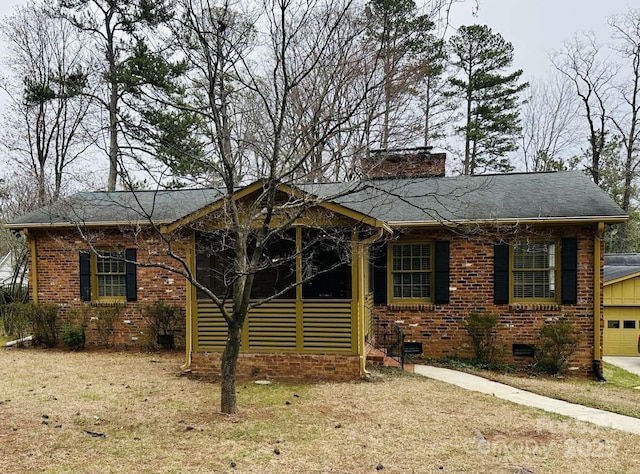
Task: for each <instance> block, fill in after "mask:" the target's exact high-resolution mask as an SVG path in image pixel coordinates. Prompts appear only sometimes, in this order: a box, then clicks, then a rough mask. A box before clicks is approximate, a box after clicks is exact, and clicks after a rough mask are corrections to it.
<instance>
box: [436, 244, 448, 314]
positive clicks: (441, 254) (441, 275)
mask: <svg viewBox="0 0 640 474" xmlns="http://www.w3.org/2000/svg"><path fill="white" fill-rule="evenodd" d="M435 257H436V258H435V267H436V268H435V270H436V272H435V285H434V286H435V298H434V302H435V303H436V304H446V303H449V242H448V241H439V242H436V255H435Z"/></svg>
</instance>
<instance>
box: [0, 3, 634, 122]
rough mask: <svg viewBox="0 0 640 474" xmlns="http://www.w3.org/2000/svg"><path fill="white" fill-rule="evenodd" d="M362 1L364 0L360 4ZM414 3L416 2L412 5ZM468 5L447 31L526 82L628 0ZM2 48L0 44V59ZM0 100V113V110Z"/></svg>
mask: <svg viewBox="0 0 640 474" xmlns="http://www.w3.org/2000/svg"><path fill="white" fill-rule="evenodd" d="M365 1H366V0H365ZM26 3H27V1H26V0H0V17H4V16H6V15H8V14H10V13H11V11H12V10H13V8H14V7H15V6H16V5H24V4H26ZM417 3H418V4H419V3H420V0H417ZM474 4H475V2H474V0H467V1H466V2H464V3H459V4H456V5H454V8H453V11H452V16H451V20H450V23H451V26H452V27H454V28H457V27H459V26H460V25H470V24H473V23H479V24H486V25H488V26H489V27H491V28H492V30H493V31H494V32H497V33H500V34H501V35H502V36H503V37H504V38H505V39H506V40H507V41H509V42H511V43H512V44H513V46H514V50H515V64H514V66H515V67H517V68H521V69H523V70H524V75H525V77H526V78H527V79H528V80H531V79H533V78H542V77H543V76H544V75H545V74H546V73H547V72H549V71H550V63H549V59H548V56H549V54H550V53H551V52H552V51H553V50H557V49H559V48H561V46H562V42H563V41H565V40H567V39H570V38H571V37H572V36H573V35H574V34H576V33H579V32H583V31H588V30H593V31H594V32H596V34H597V35H598V37H599V39H600V41H602V42H606V41H607V40H608V35H609V31H608V29H607V18H608V17H610V16H611V15H613V14H620V13H624V12H625V11H627V10H628V8H629V5H637V1H636V2H630V1H629V0H480V8H479V11H478V14H477V16H475V17H474V16H472V9H473V6H474ZM4 51H5V46H4V44H3V43H0V56H4ZM2 108H3V106H2V99H1V97H0V112H1V111H2Z"/></svg>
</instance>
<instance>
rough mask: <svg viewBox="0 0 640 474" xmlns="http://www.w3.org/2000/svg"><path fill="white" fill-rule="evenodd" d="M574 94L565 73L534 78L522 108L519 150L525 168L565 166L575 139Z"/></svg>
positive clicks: (547, 169) (576, 110)
mask: <svg viewBox="0 0 640 474" xmlns="http://www.w3.org/2000/svg"><path fill="white" fill-rule="evenodd" d="M576 99H577V97H576V95H575V93H574V91H573V90H572V88H571V85H570V84H569V83H568V82H567V81H566V79H565V77H564V76H559V75H557V74H556V75H551V76H549V77H548V78H547V79H546V80H545V82H533V83H532V84H531V88H530V90H529V97H528V98H527V100H526V101H525V103H524V105H523V109H522V124H523V127H522V138H521V147H520V148H521V150H522V156H523V159H524V167H525V170H527V171H557V170H562V169H566V167H567V162H568V160H569V158H571V156H572V155H571V154H572V153H575V146H576V142H577V136H578V133H577V132H578V130H577V124H576V121H577V118H578V112H579V111H578V105H579V104H578V103H577V100H576Z"/></svg>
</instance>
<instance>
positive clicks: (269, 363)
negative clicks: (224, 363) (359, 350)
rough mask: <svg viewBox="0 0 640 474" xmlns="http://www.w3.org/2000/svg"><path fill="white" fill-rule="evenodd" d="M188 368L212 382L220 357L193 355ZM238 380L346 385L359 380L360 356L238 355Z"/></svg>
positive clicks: (217, 355)
mask: <svg viewBox="0 0 640 474" xmlns="http://www.w3.org/2000/svg"><path fill="white" fill-rule="evenodd" d="M191 369H192V371H193V373H194V374H195V375H197V376H199V377H203V378H206V379H212V380H215V379H216V378H217V377H219V374H220V354H219V353H212V352H199V353H193V355H192V360H191ZM237 374H238V378H240V379H244V380H249V379H269V380H287V381H299V382H322V381H334V382H348V381H351V380H356V379H358V378H359V377H360V357H359V356H358V355H352V354H253V353H241V354H240V356H239V358H238V372H237Z"/></svg>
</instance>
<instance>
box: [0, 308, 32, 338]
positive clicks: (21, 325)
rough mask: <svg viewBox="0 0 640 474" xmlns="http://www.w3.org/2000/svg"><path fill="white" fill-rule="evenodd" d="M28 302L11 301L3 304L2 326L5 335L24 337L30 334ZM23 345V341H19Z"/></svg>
mask: <svg viewBox="0 0 640 474" xmlns="http://www.w3.org/2000/svg"><path fill="white" fill-rule="evenodd" d="M27 309H28V303H11V304H9V305H6V306H4V311H3V318H2V321H3V326H4V332H5V334H6V335H7V336H10V337H13V338H16V339H24V338H25V337H27V336H29V335H30V334H31V330H32V325H31V320H30V318H29V311H28V310H27ZM18 345H19V346H23V345H24V343H22V342H21V343H19V344H18Z"/></svg>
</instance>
